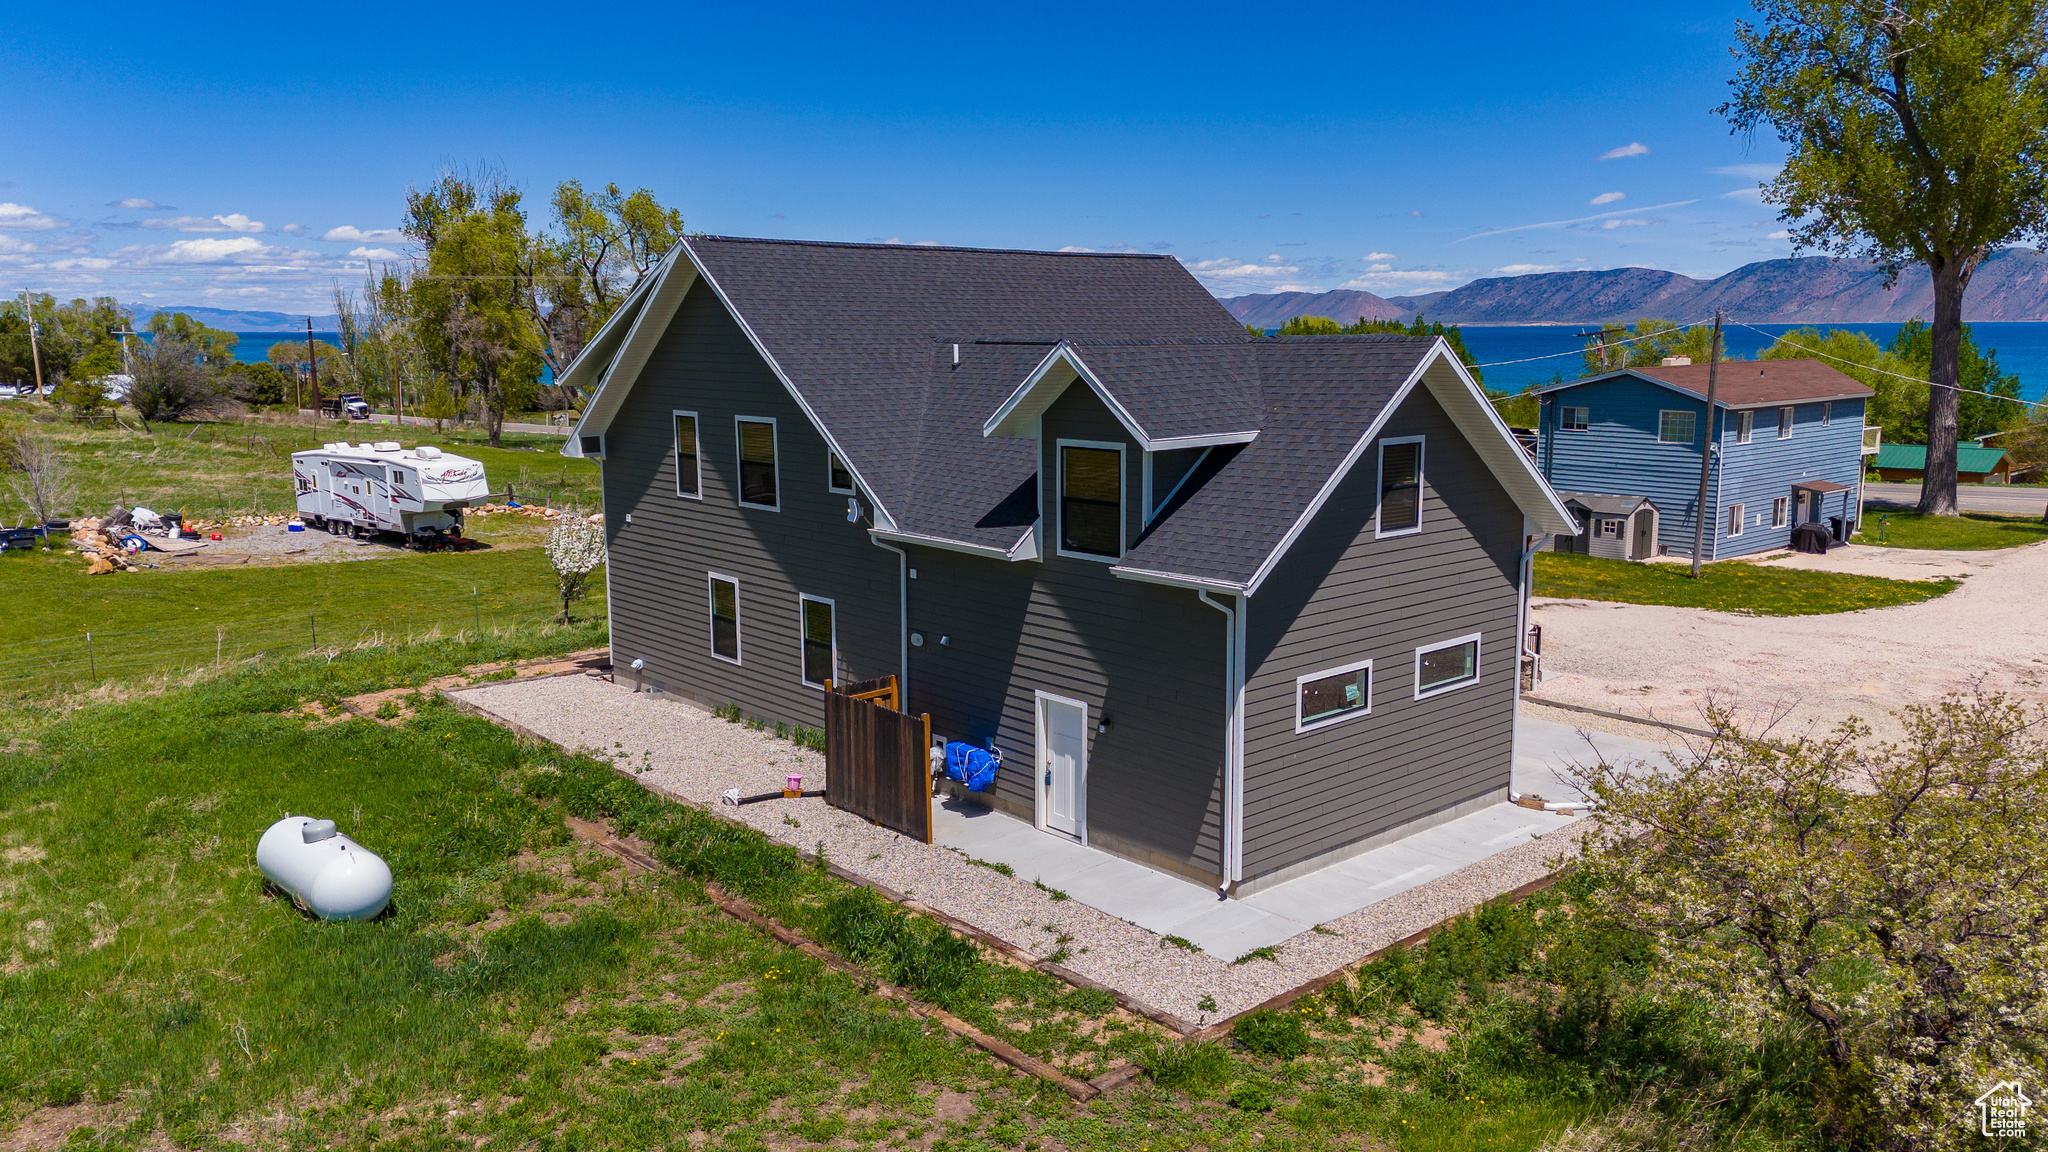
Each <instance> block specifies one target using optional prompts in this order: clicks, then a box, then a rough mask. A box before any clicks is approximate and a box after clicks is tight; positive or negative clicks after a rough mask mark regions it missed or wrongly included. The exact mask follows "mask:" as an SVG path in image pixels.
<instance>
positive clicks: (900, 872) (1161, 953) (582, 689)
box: [449, 676, 1576, 1025]
mask: <svg viewBox="0 0 2048 1152" xmlns="http://www.w3.org/2000/svg"><path fill="white" fill-rule="evenodd" d="M449 695H450V697H451V698H452V699H454V700H456V701H457V702H459V703H461V704H463V705H466V706H468V707H470V708H472V709H475V710H476V711H478V712H479V713H481V714H483V715H485V716H487V717H489V718H491V719H493V720H496V721H499V722H501V723H504V724H506V725H507V726H509V727H512V728H514V729H515V730H517V731H520V732H522V733H525V734H530V735H533V736H536V737H539V738H540V739H543V740H547V741H549V742H551V743H554V744H558V745H560V746H562V747H564V748H568V749H571V750H576V751H584V752H588V753H590V754H591V755H593V756H596V757H598V758H600V759H604V760H608V761H610V762H611V764H612V765H613V766H614V767H616V768H618V769H620V770H623V771H626V772H629V773H631V774H633V776H634V778H635V779H637V780H639V781H640V782H641V783H643V784H645V785H647V786H650V787H652V788H655V789H657V790H659V791H660V792H663V793H665V794H668V795H671V796H679V797H681V798H683V799H685V800H687V801H690V802H693V803H697V804H701V805H704V806H706V807H707V808H708V810H710V811H711V812H713V813H715V814H716V815H719V816H722V817H725V818H727V819H730V820H736V821H738V822H740V823H742V824H746V825H748V826H750V827H752V828H755V829H758V830H759V831H760V832H762V833H763V834H765V835H767V836H768V837H770V838H772V839H774V840H777V841H780V842H782V843H785V844H788V845H790V846H792V847H795V848H800V849H803V850H805V851H818V850H820V849H822V850H823V851H824V853H825V855H826V856H827V857H828V858H829V859H830V860H831V861H832V862H833V863H835V864H838V865H840V866H841V867H843V868H846V869H847V870H849V871H852V872H855V873H858V874H859V875H861V876H862V877H865V878H867V879H869V880H872V881H873V882H875V883H877V884H880V885H883V886H886V887H888V888H892V889H894V890H896V891H897V892H900V893H903V894H904V895H906V896H909V897H911V898H913V899H915V900H917V901H918V902H920V903H922V904H926V905H928V906H930V907H932V908H934V909H937V910H938V911H941V912H944V913H945V914H947V915H949V916H953V917H956V918H958V919H960V920H962V921H965V922H967V923H969V924H972V925H974V926H975V927H976V928H979V929H980V930H982V931H984V932H987V933H989V934H990V935H992V936H995V937H997V938H998V939H1001V940H1004V941H1007V942H1009V943H1010V944H1011V945H1013V946H1015V947H1017V948H1019V949H1021V950H1023V951H1025V952H1028V953H1030V954H1031V955H1033V956H1037V957H1041V958H1043V957H1048V956H1051V955H1052V954H1054V953H1055V952H1056V951H1058V950H1059V949H1060V948H1061V947H1062V946H1064V947H1065V948H1066V949H1067V951H1068V953H1069V955H1068V958H1067V959H1066V960H1065V961H1064V964H1065V966H1066V967H1068V968H1071V969H1073V970H1074V971H1076V972H1078V973H1080V974H1081V975H1083V976H1085V977H1087V978H1089V979H1091V980H1095V981H1099V982H1101V983H1102V984H1104V985H1107V986H1109V987H1111V988H1115V989H1117V990H1119V991H1121V992H1123V993H1125V994H1126V995H1128V996H1131V997H1133V998H1134V999H1137V1000H1140V1001H1143V1002H1144V1003H1146V1004H1149V1005H1151V1006H1153V1007H1156V1008H1160V1009H1163V1010H1165V1011H1167V1012H1170V1013H1173V1014H1174V1015H1177V1016H1180V1017H1182V1018H1183V1019H1185V1020H1187V1021H1189V1022H1191V1023H1194V1024H1197V1025H1200V1024H1205V1023H1208V1022H1211V1021H1214V1020H1217V1019H1220V1018H1223V1017H1228V1016H1233V1015H1235V1014H1237V1013H1239V1012H1242V1011H1245V1010H1246V1009H1249V1008H1252V1007H1255V1006H1257V1005H1258V1004H1260V1003H1263V1002H1264V1001H1266V1000H1268V999H1270V998H1272V997H1274V996H1276V995H1278V994H1280V993H1282V992H1286V991H1288V990H1290V989H1293V988H1295V987H1298V986H1299V985H1301V984H1304V983H1307V982H1308V981H1310V980H1313V979H1315V978H1316V977H1319V976H1322V975H1324V974H1326V973H1328V972H1331V971H1333V970H1334V969H1337V968H1340V967H1343V966H1344V965H1347V964H1350V963H1353V962H1355V961H1357V960H1359V959H1362V958H1363V957H1365V956H1367V955H1369V954H1370V953H1372V952H1374V951H1377V950H1378V949H1380V948H1383V947H1385V946H1386V945H1388V944H1391V943H1394V942H1395V941H1397V940H1400V939H1403V938H1404V937H1407V936H1410V935H1412V934H1414V933H1416V932H1418V931H1420V930H1422V929H1424V928H1428V927H1430V926H1432V925H1435V924H1438V923H1440V922H1442V921H1444V920H1446V919H1448V918H1450V917H1452V916H1455V915H1457V914H1458V913H1460V912H1463V911H1465V910H1467V909H1469V908H1472V907H1473V906H1475V905H1477V904H1479V903H1481V902H1482V901H1485V900H1487V899H1490V898H1492V897H1494V896H1497V895H1499V894H1501V893H1503V892H1508V891H1511V890H1513V889H1515V888H1517V887H1519V886H1521V885H1523V884H1527V883H1529V882H1531V881H1534V880H1538V879H1541V878H1542V877H1543V876H1545V875H1547V874H1549V873H1550V872H1551V871H1553V868H1552V867H1551V864H1550V861H1552V860H1553V859H1555V858H1558V857H1560V856H1572V855H1576V847H1575V845H1573V844H1571V843H1569V842H1568V841H1567V840H1566V838H1564V837H1556V836H1553V837H1547V838H1545V839H1542V840H1536V841H1531V842H1529V843H1527V844H1523V845H1520V846H1518V847H1515V848H1511V849H1509V850H1507V851H1505V852H1501V853H1498V854H1496V855H1494V856H1491V857H1488V858H1487V859H1485V860H1482V861H1480V862H1479V863H1477V864H1474V865H1471V866H1470V867H1467V868H1464V869H1462V870H1460V871H1457V872H1453V873H1451V874H1449V875H1447V876H1443V877H1440V878H1438V879H1436V880H1434V881H1432V882H1430V883H1428V884H1424V885H1422V886H1420V887H1418V888H1414V889H1411V890H1409V891H1407V892H1403V893H1401V894H1400V895H1398V896H1395V897H1392V898H1390V899H1387V900H1384V901H1381V902H1380V903H1377V904H1374V905H1372V906H1371V907H1369V908H1365V909H1361V910H1360V911H1358V912H1354V913H1352V914H1351V915H1349V916H1346V917H1344V918H1342V919H1339V920H1333V921H1330V922H1328V923H1326V924H1323V925H1321V926H1320V927H1321V929H1322V931H1319V932H1304V933H1302V934H1300V935H1298V936H1296V937H1294V938H1293V939H1291V940H1288V941H1287V942H1285V943H1284V944H1282V945H1280V946H1279V948H1278V949H1277V951H1278V955H1279V959H1278V960H1277V961H1268V960H1255V961H1252V962H1250V963H1247V964H1238V965H1234V964H1232V963H1231V962H1230V960H1231V958H1230V957H1216V956H1209V955H1206V954H1201V953H1191V952H1185V951H1182V950H1181V949H1179V948H1174V947H1169V946H1167V945H1166V943H1165V941H1164V940H1163V938H1161V937H1160V936H1158V935H1156V934H1154V933H1152V932H1149V931H1147V930H1146V929H1143V928H1140V927H1138V926H1137V925H1135V924H1132V923H1130V922H1128V921H1125V920H1120V919H1118V918H1116V917H1114V916H1111V915H1109V914H1107V913H1104V912H1101V911H1098V910H1096V909H1094V908H1090V907H1087V906H1086V905H1083V904H1081V903H1080V902H1079V901H1078V900H1067V901H1062V902H1058V903H1055V902H1054V901H1053V900H1052V899H1051V897H1049V896H1048V895H1047V894H1046V893H1044V892H1042V891H1040V890H1038V889H1036V888H1034V887H1033V886H1032V884H1031V878H1030V877H1009V876H1004V875H1002V874H1001V873H998V872H996V871H993V870H992V869H988V868H980V867H975V866H973V865H971V864H969V863H967V861H966V860H965V859H964V858H963V857H962V856H961V854H959V853H957V852H953V851H951V850H948V849H946V848H943V847H940V846H938V845H932V844H919V843H916V842H914V841H912V840H910V839H908V838H907V837H904V836H899V835H897V834H896V833H894V832H891V831H889V830H887V829H884V828H878V827H876V826H874V825H871V824H869V823H868V822H866V821H865V820H862V819H860V818H859V817H857V816H853V815H851V814H849V813H845V812H841V811H839V810H837V809H834V808H831V807H828V806H827V805H826V804H825V801H824V800H823V799H822V798H810V799H802V800H778V801H773V802H770V803H763V804H750V805H746V806H744V807H738V808H735V807H731V806H728V805H722V804H719V803H718V802H717V800H718V795H719V793H721V792H723V791H725V790H726V789H727V788H735V787H736V788H738V789H739V790H740V791H741V792H742V793H754V792H766V791H771V790H774V789H777V788H780V787H781V786H782V783H783V777H784V776H786V775H787V774H788V773H791V772H802V773H803V775H804V786H805V787H806V788H816V787H821V786H822V785H823V781H824V776H825V758H824V756H822V755H820V754H819V753H816V752H812V751H809V750H807V749H803V748H798V747H796V746H795V745H793V744H791V743H789V742H788V741H786V740H779V739H776V738H775V736H774V735H773V734H772V733H770V732H763V731H759V730H755V729H751V728H747V727H745V726H743V725H739V724H733V723H730V722H727V721H725V720H721V719H718V718H717V717H715V716H713V715H711V713H710V711H709V710H708V709H705V708H702V707H700V706H698V705H696V704H693V703H690V702H688V701H684V700H680V699H678V698H676V697H674V696H668V695H658V694H652V693H636V692H633V691H631V690H630V689H627V688H624V687H621V686H619V685H616V684H612V683H610V682H609V681H605V680H600V679H595V678H591V677H586V676H560V677H555V678H552V679H545V680H535V681H527V682H519V681H508V682H505V683H500V684H487V685H479V686H477V687H475V688H469V689H462V690H456V691H451V692H450V693H449ZM1063 937H1064V938H1065V939H1064V940H1063V939H1062V938H1063ZM1204 996H1213V997H1214V998H1215V1003H1216V1010H1215V1011H1211V1012H1207V1013H1205V1012H1203V1010H1202V1009H1201V1008H1200V1007H1198V1006H1197V1004H1198V1002H1199V1001H1200V1000H1201V999H1202V998H1203V997H1204Z"/></svg>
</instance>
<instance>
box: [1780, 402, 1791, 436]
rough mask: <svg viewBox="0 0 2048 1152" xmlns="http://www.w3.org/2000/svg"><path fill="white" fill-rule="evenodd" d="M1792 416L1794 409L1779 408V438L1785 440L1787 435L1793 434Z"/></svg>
mask: <svg viewBox="0 0 2048 1152" xmlns="http://www.w3.org/2000/svg"><path fill="white" fill-rule="evenodd" d="M1792 417H1793V410H1792V409H1790V408H1780V409H1778V439H1780V440H1783V439H1784V438H1785V437H1787V436H1790V435H1791V434H1792Z"/></svg>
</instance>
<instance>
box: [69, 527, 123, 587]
mask: <svg viewBox="0 0 2048 1152" xmlns="http://www.w3.org/2000/svg"><path fill="white" fill-rule="evenodd" d="M105 524H106V521H105V520H104V519H103V518H101V517H98V516H88V517H86V518H85V519H83V520H73V521H72V522H71V546H72V547H73V548H74V549H76V550H77V552H78V554H79V555H80V556H83V557H85V558H86V567H85V574H86V575H88V576H102V575H105V574H106V573H108V572H133V571H135V567H136V565H135V561H134V559H133V558H132V557H130V555H129V554H128V550H127V549H126V548H125V547H123V546H122V543H121V540H122V538H123V537H125V536H127V535H129V530H128V526H127V525H125V524H122V525H119V526H117V527H115V528H112V529H109V528H107V527H105Z"/></svg>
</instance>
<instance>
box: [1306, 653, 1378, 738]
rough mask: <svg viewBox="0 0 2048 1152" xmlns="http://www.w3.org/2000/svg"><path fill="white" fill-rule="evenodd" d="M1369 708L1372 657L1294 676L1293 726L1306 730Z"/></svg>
mask: <svg viewBox="0 0 2048 1152" xmlns="http://www.w3.org/2000/svg"><path fill="white" fill-rule="evenodd" d="M1371 711H1372V661H1370V660H1362V661H1360V662H1358V663H1356V664H1347V665H1345V666H1344V667H1342V668H1332V669H1329V670H1328V671H1325V672H1311V673H1309V674H1308V675H1306V676H1298V677H1296V678H1295V680H1294V730H1295V731H1296V732H1307V731H1309V730H1311V729H1314V728H1323V727H1327V726H1328V725H1331V724H1335V723H1336V722H1337V721H1339V720H1349V719H1350V718H1351V717H1353V716H1364V715H1366V714H1368V713H1370V712H1371Z"/></svg>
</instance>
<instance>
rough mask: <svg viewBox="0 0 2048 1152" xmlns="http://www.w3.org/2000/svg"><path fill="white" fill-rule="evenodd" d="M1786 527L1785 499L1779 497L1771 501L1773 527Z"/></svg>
mask: <svg viewBox="0 0 2048 1152" xmlns="http://www.w3.org/2000/svg"><path fill="white" fill-rule="evenodd" d="M1784 526H1785V498H1784V497H1783V496H1779V497H1777V498H1775V499H1773V500H1772V501H1771V527H1773V528H1783V527H1784Z"/></svg>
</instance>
